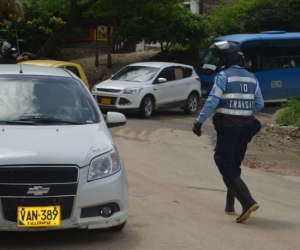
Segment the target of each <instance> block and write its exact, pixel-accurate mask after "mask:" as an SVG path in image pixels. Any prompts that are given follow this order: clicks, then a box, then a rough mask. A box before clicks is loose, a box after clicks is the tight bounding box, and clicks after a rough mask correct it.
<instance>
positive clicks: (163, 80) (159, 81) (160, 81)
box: [157, 78, 167, 83]
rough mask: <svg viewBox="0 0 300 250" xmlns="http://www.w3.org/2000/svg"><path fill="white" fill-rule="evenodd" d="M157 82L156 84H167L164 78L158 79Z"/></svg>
mask: <svg viewBox="0 0 300 250" xmlns="http://www.w3.org/2000/svg"><path fill="white" fill-rule="evenodd" d="M157 82H158V83H164V82H167V79H166V78H158V79H157Z"/></svg>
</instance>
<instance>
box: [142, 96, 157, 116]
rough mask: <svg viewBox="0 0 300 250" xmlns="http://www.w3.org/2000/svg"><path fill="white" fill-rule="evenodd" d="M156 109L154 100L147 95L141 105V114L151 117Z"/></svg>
mask: <svg viewBox="0 0 300 250" xmlns="http://www.w3.org/2000/svg"><path fill="white" fill-rule="evenodd" d="M153 109H154V102H153V99H152V98H151V97H150V96H146V97H145V98H144V99H143V100H142V102H141V105H140V115H141V116H142V117H144V118H150V117H151V116H152V113H153Z"/></svg>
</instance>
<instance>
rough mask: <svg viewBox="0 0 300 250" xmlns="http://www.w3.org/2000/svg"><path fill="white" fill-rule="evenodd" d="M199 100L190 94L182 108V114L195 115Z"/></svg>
mask: <svg viewBox="0 0 300 250" xmlns="http://www.w3.org/2000/svg"><path fill="white" fill-rule="evenodd" d="M198 104H199V98H198V96H197V95H196V94H190V95H189V97H188V99H187V105H186V106H185V107H184V112H185V113H187V114H190V115H191V114H195V113H196V111H197V109H198Z"/></svg>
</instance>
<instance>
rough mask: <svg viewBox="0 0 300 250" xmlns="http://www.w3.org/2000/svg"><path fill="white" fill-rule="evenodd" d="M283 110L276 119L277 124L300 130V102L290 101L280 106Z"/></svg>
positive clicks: (296, 100)
mask: <svg viewBox="0 0 300 250" xmlns="http://www.w3.org/2000/svg"><path fill="white" fill-rule="evenodd" d="M282 107H283V110H282V112H280V114H279V115H278V117H277V119H276V123H277V124H285V125H291V126H296V127H298V128H299V129H300V100H299V99H290V100H288V101H287V102H286V103H283V104H282Z"/></svg>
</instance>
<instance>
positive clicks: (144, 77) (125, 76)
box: [111, 66, 159, 82]
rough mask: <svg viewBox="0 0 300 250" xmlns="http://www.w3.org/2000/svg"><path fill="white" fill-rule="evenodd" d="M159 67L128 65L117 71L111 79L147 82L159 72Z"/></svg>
mask: <svg viewBox="0 0 300 250" xmlns="http://www.w3.org/2000/svg"><path fill="white" fill-rule="evenodd" d="M158 70H159V68H156V67H148V66H127V67H125V68H123V69H121V70H120V71H119V72H117V73H116V74H115V75H114V76H113V77H112V78H111V80H118V81H130V82H147V81H150V80H151V79H152V78H153V77H154V76H155V75H156V73H157V72H158Z"/></svg>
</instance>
